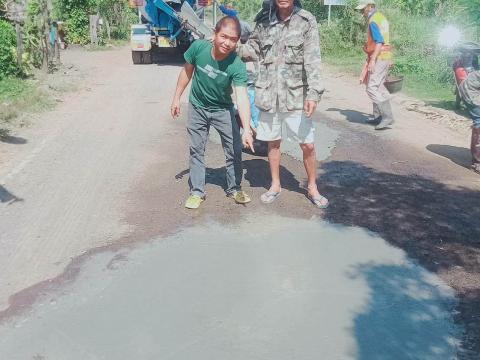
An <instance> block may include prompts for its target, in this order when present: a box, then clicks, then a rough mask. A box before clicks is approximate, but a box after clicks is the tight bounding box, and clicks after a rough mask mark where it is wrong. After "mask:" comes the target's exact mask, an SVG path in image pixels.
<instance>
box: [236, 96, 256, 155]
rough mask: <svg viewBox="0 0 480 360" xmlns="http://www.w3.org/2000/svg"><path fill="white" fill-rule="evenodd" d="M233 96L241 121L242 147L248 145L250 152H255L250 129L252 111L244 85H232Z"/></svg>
mask: <svg viewBox="0 0 480 360" xmlns="http://www.w3.org/2000/svg"><path fill="white" fill-rule="evenodd" d="M233 89H234V90H235V98H236V100H237V108H238V114H239V115H240V120H241V121H242V127H243V135H242V142H243V146H244V147H249V148H250V149H251V150H252V152H255V150H254V148H253V136H252V132H251V129H250V119H251V118H252V113H251V110H250V100H249V99H248V92H247V87H246V86H234V87H233Z"/></svg>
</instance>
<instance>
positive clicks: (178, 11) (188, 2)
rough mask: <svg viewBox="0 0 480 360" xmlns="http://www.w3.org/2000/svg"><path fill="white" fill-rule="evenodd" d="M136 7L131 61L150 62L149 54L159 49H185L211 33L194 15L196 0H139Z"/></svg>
mask: <svg viewBox="0 0 480 360" xmlns="http://www.w3.org/2000/svg"><path fill="white" fill-rule="evenodd" d="M136 7H137V8H138V13H139V22H140V23H139V24H135V25H132V27H131V47H132V60H133V63H134V64H150V63H151V62H152V53H153V52H154V51H158V50H162V49H172V48H174V49H177V50H178V51H180V52H184V51H186V50H187V49H188V47H189V46H190V44H191V43H192V42H193V41H194V40H195V39H198V38H208V37H210V36H212V34H213V29H212V28H210V27H209V26H207V25H206V24H205V23H204V22H203V20H201V19H200V18H199V17H198V16H197V14H196V12H195V9H196V7H197V4H196V0H170V1H169V0H139V1H138V2H137V3H136Z"/></svg>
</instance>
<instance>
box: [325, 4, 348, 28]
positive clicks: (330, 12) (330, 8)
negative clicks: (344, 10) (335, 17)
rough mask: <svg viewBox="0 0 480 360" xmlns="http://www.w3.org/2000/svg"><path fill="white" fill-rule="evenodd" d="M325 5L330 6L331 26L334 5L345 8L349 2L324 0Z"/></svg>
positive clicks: (329, 18) (329, 17) (329, 19)
mask: <svg viewBox="0 0 480 360" xmlns="http://www.w3.org/2000/svg"><path fill="white" fill-rule="evenodd" d="M323 5H328V25H329V26H330V21H331V19H332V5H337V6H345V5H347V0H324V1H323Z"/></svg>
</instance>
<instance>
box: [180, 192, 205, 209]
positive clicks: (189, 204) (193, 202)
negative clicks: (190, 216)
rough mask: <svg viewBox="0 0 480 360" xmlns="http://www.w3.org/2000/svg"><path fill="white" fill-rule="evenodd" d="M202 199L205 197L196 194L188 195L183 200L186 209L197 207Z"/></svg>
mask: <svg viewBox="0 0 480 360" xmlns="http://www.w3.org/2000/svg"><path fill="white" fill-rule="evenodd" d="M204 201H205V199H204V198H202V197H200V196H198V195H190V196H189V197H188V199H187V201H186V202H185V207H186V208H187V209H198V208H199V207H200V204H201V203H202V202H204Z"/></svg>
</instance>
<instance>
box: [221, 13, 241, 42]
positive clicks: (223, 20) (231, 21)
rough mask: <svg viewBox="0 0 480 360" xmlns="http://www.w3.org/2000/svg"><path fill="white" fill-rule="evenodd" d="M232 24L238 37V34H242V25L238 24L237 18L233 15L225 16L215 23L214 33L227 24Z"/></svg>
mask: <svg viewBox="0 0 480 360" xmlns="http://www.w3.org/2000/svg"><path fill="white" fill-rule="evenodd" d="M230 24H232V25H233V27H234V28H235V30H236V31H237V35H238V37H239V38H240V35H241V34H242V26H241V25H240V21H239V20H238V18H236V17H233V16H225V17H223V18H221V19H220V20H219V21H218V22H217V25H215V33H217V34H218V33H219V32H220V30H222V28H224V27H225V26H227V25H230Z"/></svg>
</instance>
